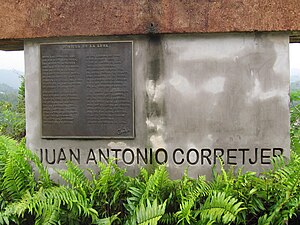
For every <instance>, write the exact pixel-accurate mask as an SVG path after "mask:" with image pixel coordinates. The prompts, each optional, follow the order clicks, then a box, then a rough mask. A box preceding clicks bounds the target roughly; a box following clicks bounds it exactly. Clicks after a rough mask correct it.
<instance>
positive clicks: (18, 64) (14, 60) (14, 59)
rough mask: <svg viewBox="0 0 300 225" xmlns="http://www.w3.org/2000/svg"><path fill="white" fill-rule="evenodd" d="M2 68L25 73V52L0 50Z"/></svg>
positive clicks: (295, 61)
mask: <svg viewBox="0 0 300 225" xmlns="http://www.w3.org/2000/svg"><path fill="white" fill-rule="evenodd" d="M290 64H291V69H299V70H300V43H297V44H290ZM0 69H8V70H17V71H20V72H22V73H24V52H23V51H16V52H14V51H11V52H9V51H0ZM0 80H1V79H0Z"/></svg>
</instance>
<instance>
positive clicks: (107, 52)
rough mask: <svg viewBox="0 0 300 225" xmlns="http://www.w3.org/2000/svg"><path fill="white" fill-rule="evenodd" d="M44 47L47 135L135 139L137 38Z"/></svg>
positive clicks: (42, 83) (43, 96)
mask: <svg viewBox="0 0 300 225" xmlns="http://www.w3.org/2000/svg"><path fill="white" fill-rule="evenodd" d="M40 50H41V73H42V82H41V88H42V137H43V138H133V137H134V112H133V95H132V93H133V91H132V90H133V84H132V42H101V43H63V44H42V45H41V46H40Z"/></svg>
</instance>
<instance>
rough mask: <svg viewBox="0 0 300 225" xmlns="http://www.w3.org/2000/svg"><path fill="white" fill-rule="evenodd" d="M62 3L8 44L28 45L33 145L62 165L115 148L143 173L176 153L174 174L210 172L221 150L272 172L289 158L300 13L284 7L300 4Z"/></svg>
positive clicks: (228, 158)
mask: <svg viewBox="0 0 300 225" xmlns="http://www.w3.org/2000/svg"><path fill="white" fill-rule="evenodd" d="M276 1H279V0H276ZM33 2H34V1H33V0H30V1H28V2H26V3H24V5H18V7H21V8H23V9H24V8H25V9H29V7H30V4H33ZM50 2H53V3H55V4H54V5H52V4H50V3H49V4H48V3H47V4H46V3H39V4H38V5H37V6H36V7H34V8H32V9H30V10H25V12H24V13H23V14H22V15H23V16H21V17H20V18H19V20H21V22H23V23H25V24H26V26H24V27H22V26H23V25H22V24H23V23H21V22H20V21H19V22H20V23H17V22H16V23H13V29H12V30H13V31H14V32H16V33H11V32H9V31H7V32H4V33H3V34H0V39H3V41H2V42H0V47H1V46H2V49H4V48H5V46H8V47H6V48H7V49H13V48H20V46H22V45H23V46H24V49H25V64H26V65H25V74H26V77H25V79H26V121H27V146H28V148H29V149H31V150H32V151H34V152H35V153H37V154H38V156H39V157H40V159H41V161H42V162H43V163H44V165H46V166H47V167H48V168H49V170H50V172H51V173H52V174H53V175H55V172H54V169H55V168H64V167H65V163H66V161H68V160H70V161H72V162H74V163H75V164H78V165H80V167H82V168H91V169H95V168H96V167H97V166H96V164H97V162H98V161H102V162H107V160H108V159H109V158H114V159H115V162H116V163H117V164H118V165H120V166H121V167H125V168H126V169H127V171H128V173H129V174H132V175H135V174H137V173H138V171H139V168H140V167H142V166H145V167H153V166H156V165H159V164H166V166H167V168H168V170H169V171H170V174H171V176H172V177H173V178H179V177H181V176H182V174H183V172H184V170H185V169H186V168H188V171H189V175H190V176H193V177H196V176H198V175H207V176H208V177H210V176H211V171H212V167H213V166H214V165H215V164H216V163H218V161H219V160H222V161H223V162H224V164H225V166H226V167H228V166H235V167H238V168H240V167H243V168H244V170H251V171H257V172H261V171H263V170H265V169H268V168H269V167H270V163H271V158H272V157H273V156H275V155H284V156H286V157H289V148H290V141H289V42H290V38H291V37H292V40H295V41H296V40H297V38H298V36H299V33H297V32H296V31H298V30H300V26H299V24H300V22H299V23H297V21H299V20H300V19H299V18H300V17H296V16H295V17H294V16H293V15H294V14H293V15H292V14H289V15H287V17H288V18H290V19H291V21H290V22H289V23H287V24H284V23H283V22H278V21H277V20H276V21H275V20H273V19H272V18H274V16H276V15H282V12H283V11H284V10H285V9H293V10H294V11H297V12H296V14H297V13H298V14H300V6H299V7H298V8H297V7H295V5H293V6H292V4H286V5H285V8H274V7H273V6H270V5H269V4H267V1H261V2H260V4H259V5H255V4H254V3H252V1H250V0H244V1H243V2H244V3H245V4H242V5H238V3H237V2H236V1H226V3H225V2H216V1H208V0H207V1H204V2H202V3H201V4H199V2H198V1H191V2H189V3H183V2H181V1H179V0H175V1H149V2H144V1H140V2H135V1H129V2H130V3H132V4H129V3H128V5H127V4H125V2H122V3H120V2H119V1H116V0H111V1H110V4H109V5H108V4H106V1H97V2H96V1H91V2H88V3H83V2H81V1H75V2H74V4H73V5H68V4H67V5H66V6H65V7H64V8H60V7H59V6H61V5H62V4H63V1H61V0H52V1H50ZM246 3H247V4H246ZM293 3H294V4H296V5H297V4H298V5H299V3H298V2H297V1H293ZM14 4H18V3H5V4H4V8H5V7H10V6H11V5H14ZM18 7H15V8H14V10H13V11H12V12H9V13H8V12H7V14H9V15H7V16H8V17H9V18H13V17H12V16H13V15H15V14H16V13H18V12H19V11H18V10H19V8H18ZM205 7H206V8H205ZM232 7H234V8H235V9H236V10H234V13H233V11H232V10H233V8H232ZM267 7H269V8H267ZM296 8H297V9H296ZM133 9H134V10H133ZM204 9H205V10H204ZM266 9H267V10H266ZM203 10H204V11H203ZM245 11H247V12H248V14H247V16H246V18H244V15H245V13H244V12H245ZM70 12H73V14H72V13H70ZM14 13H15V14H14ZM173 13H174V16H170V15H171V14H173ZM84 15H89V17H86V18H85V16H84ZM193 15H194V16H193ZM27 16H28V17H27ZM87 18H90V19H87ZM12 20H13V19H12ZM241 20H242V21H243V22H241ZM13 21H15V20H13ZM221 21H222V22H221ZM281 21H282V20H281ZM1 23H2V24H3V22H1V20H0V27H1V26H3V25H2V24H1ZM45 28H47V29H45ZM18 29H19V30H20V32H17V30H18ZM290 30H293V31H295V32H293V33H291V32H290ZM21 31H24V32H23V33H21ZM271 31H272V32H271ZM273 31H278V32H273ZM1 35H2V36H1ZM7 39H13V40H7ZM1 43H2V45H1Z"/></svg>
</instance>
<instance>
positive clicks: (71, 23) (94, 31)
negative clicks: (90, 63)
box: [0, 0, 300, 39]
mask: <svg viewBox="0 0 300 225" xmlns="http://www.w3.org/2000/svg"><path fill="white" fill-rule="evenodd" d="M0 2H1V7H0V14H1V18H0V39H27V38H39V37H62V36H100V35H128V34H147V33H151V32H157V33H199V32H200V33H206V32H248V31H291V30H294V31H300V1H299V0H272V1H270V0H218V1H217V0H201V1H199V0H189V1H187V0H140V1H136V0H122V1H120V0H87V1H82V0H72V1H70V0H26V1H21V0H1V1H0Z"/></svg>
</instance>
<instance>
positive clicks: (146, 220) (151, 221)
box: [136, 199, 166, 225]
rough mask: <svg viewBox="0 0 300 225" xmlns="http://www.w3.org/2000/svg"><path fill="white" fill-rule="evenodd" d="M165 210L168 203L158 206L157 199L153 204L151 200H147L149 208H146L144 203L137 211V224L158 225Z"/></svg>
mask: <svg viewBox="0 0 300 225" xmlns="http://www.w3.org/2000/svg"><path fill="white" fill-rule="evenodd" d="M165 208H166V202H164V203H163V204H161V205H158V203H157V199H155V200H154V201H153V203H152V204H151V203H150V201H149V200H147V206H144V204H143V203H142V204H141V206H140V207H139V208H138V209H137V213H136V218H137V224H139V225H156V224H157V222H158V221H159V219H160V218H161V217H162V216H163V214H164V213H165Z"/></svg>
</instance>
